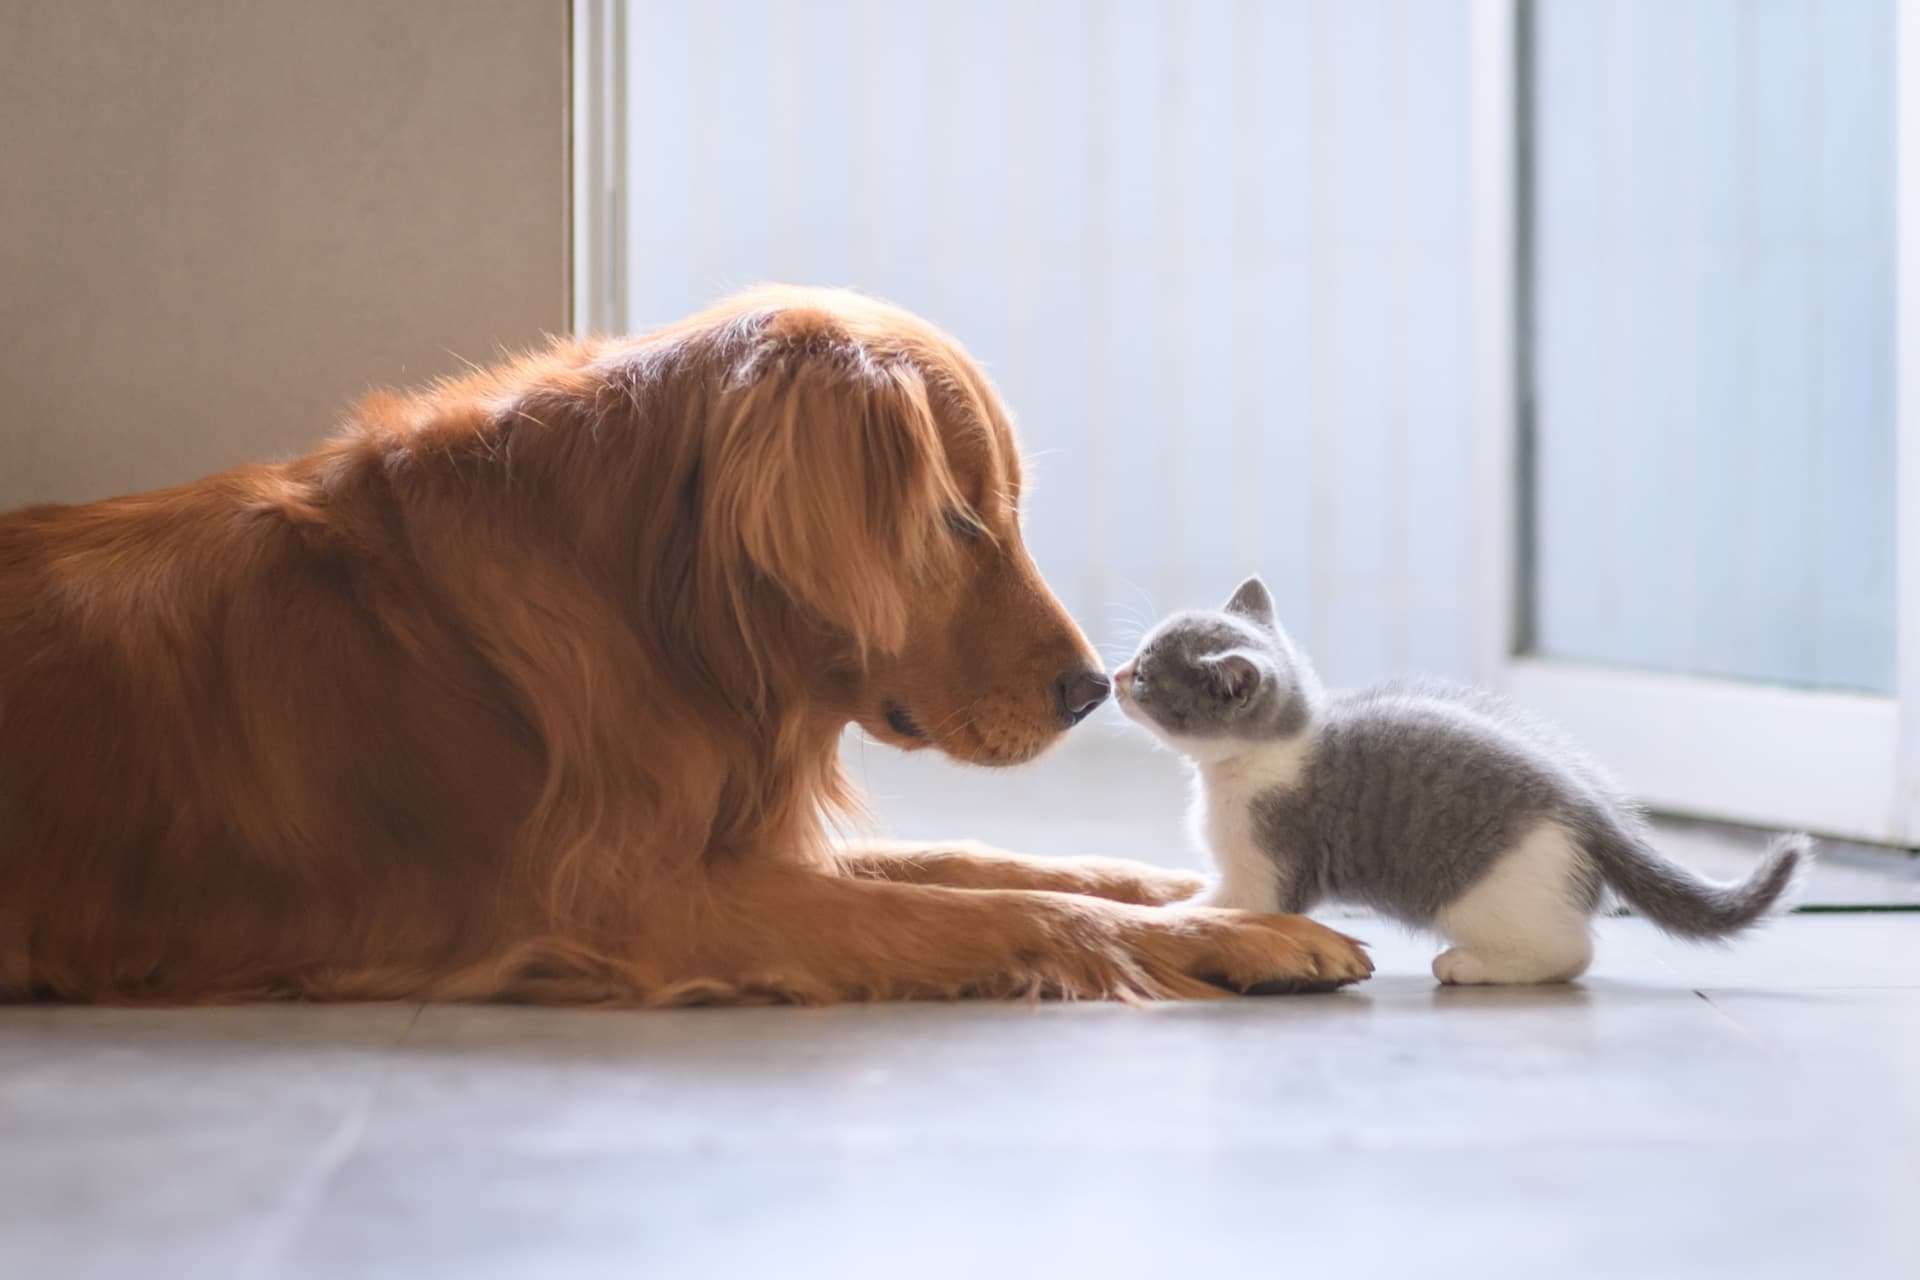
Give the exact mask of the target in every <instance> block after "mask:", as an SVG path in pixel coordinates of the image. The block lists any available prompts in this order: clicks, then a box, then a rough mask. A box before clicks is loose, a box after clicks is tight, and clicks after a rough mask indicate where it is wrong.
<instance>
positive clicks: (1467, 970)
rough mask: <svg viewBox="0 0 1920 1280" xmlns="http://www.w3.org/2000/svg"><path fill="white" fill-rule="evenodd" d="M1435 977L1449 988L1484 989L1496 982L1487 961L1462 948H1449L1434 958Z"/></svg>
mask: <svg viewBox="0 0 1920 1280" xmlns="http://www.w3.org/2000/svg"><path fill="white" fill-rule="evenodd" d="M1433 976H1434V977H1436V978H1438V979H1439V980H1440V981H1441V982H1443V983H1446V984H1447V985H1449V986H1460V987H1484V986H1487V985H1489V984H1490V983H1493V982H1495V981H1496V979H1495V978H1494V977H1493V975H1492V973H1491V972H1490V971H1489V970H1488V968H1487V964H1486V961H1484V960H1482V959H1481V958H1480V957H1479V956H1477V955H1475V954H1473V952H1471V951H1468V950H1466V949H1464V948H1462V947H1449V948H1447V949H1446V950H1445V951H1442V952H1441V953H1440V954H1439V955H1437V956H1435V957H1434V958H1433Z"/></svg>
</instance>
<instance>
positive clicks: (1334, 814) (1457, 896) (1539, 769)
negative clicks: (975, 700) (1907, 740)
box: [1114, 578, 1813, 983]
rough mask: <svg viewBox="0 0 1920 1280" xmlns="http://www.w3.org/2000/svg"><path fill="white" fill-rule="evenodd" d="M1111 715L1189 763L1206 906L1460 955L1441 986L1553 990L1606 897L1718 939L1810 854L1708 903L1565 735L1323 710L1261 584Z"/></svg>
mask: <svg viewBox="0 0 1920 1280" xmlns="http://www.w3.org/2000/svg"><path fill="white" fill-rule="evenodd" d="M1114 688H1115V690H1116V693H1117V696H1118V700H1119V703H1120V708H1121V710H1122V711H1124V712H1125V713H1126V714H1127V715H1128V716H1129V717H1130V718H1132V719H1134V720H1137V721H1139V722H1140V723H1141V724H1143V725H1145V726H1146V727H1147V728H1148V729H1150V730H1152V731H1153V733H1154V734H1156V735H1157V736H1158V737H1160V738H1161V739H1163V740H1164V741H1165V742H1166V743H1167V744H1168V745H1170V746H1172V747H1173V748H1174V749H1175V750H1177V751H1179V752H1180V753H1181V754H1183V755H1185V756H1186V757H1188V759H1189V760H1190V761H1191V762H1192V764H1193V766H1194V771H1195V776H1196V784H1197V785H1196V788H1195V800H1194V813H1193V818H1194V827H1195V830H1196V832H1197V833H1198V835H1199V836H1200V838H1201V839H1203V840H1204V842H1205V843H1206V845H1207V846H1208V848H1209V849H1210V851H1211V852H1212V854H1213V857H1214V860H1215V862H1216V864H1217V865H1218V867H1219V871H1220V879H1219V883H1218V885H1217V886H1216V887H1215V888H1214V890H1213V891H1212V892H1211V893H1210V894H1209V895H1208V898H1207V901H1209V902H1211V903H1212V904H1213V905H1216V906H1227V907H1242V908H1247V909H1251V910H1257V911H1306V910H1308V909H1310V908H1312V907H1313V906H1314V905H1315V904H1316V903H1319V902H1322V901H1328V900H1332V901H1340V902H1347V903H1352V904H1355V905H1360V906H1365V907H1368V908H1371V909H1373V910H1376V911H1379V912H1381V913H1383V914H1385V915H1388V916H1391V917H1393V918H1395V919H1398V920H1401V921H1404V922H1405V923H1407V924H1411V925H1416V926H1420V927H1424V928H1429V929H1432V930H1433V931H1435V932H1437V933H1439V934H1441V935H1442V936H1443V937H1444V938H1446V940H1447V941H1448V942H1450V943H1451V944H1452V945H1451V946H1450V947H1449V948H1448V949H1447V950H1445V951H1442V952H1441V953H1440V955H1439V956H1438V957H1436V958H1435V960H1434V962H1433V974H1434V977H1436V978H1438V979H1439V980H1440V981H1442V982H1457V983H1518V982H1561V981H1565V980H1567V979H1569V978H1574V977H1577V976H1579V975H1580V974H1581V973H1583V972H1585V971H1586V968H1587V965H1588V963H1589V962H1590V961H1591V959H1592V957H1593V934H1592V919H1593V915H1594V913H1595V912H1596V911H1597V910H1598V909H1599V907H1600V904H1601V899H1602V895H1603V892H1604V891H1606V890H1611V891H1613V892H1614V893H1615V894H1617V895H1618V896H1619V897H1620V898H1623V899H1625V901H1626V902H1627V903H1628V904H1629V905H1630V906H1632V907H1634V908H1635V909H1636V910H1638V911H1639V912H1641V913H1642V914H1644V915H1645V916H1646V917H1647V918H1648V919H1650V920H1652V921H1653V922H1654V923H1655V924H1656V925H1658V926H1660V927H1661V928H1662V929H1664V930H1666V931H1667V932H1668V933H1671V934H1675V935H1677V936H1679V937H1683V938H1698V939H1712V938H1725V937H1728V936H1730V935H1732V934H1735V933H1737V932H1739V931H1740V930H1742V929H1745V928H1747V927H1748V926H1749V925H1751V924H1753V923H1754V922H1755V921H1757V920H1759V919H1760V918H1761V917H1762V916H1764V915H1766V914H1767V913H1768V912H1770V911H1772V910H1773V909H1775V908H1776V907H1780V906H1783V905H1784V903H1785V901H1786V900H1787V899H1788V898H1790V897H1791V895H1792V891H1793V890H1794V888H1795V886H1796V880H1797V877H1798V875H1799V872H1800V869H1801V867H1802V865H1803V864H1804V863H1805V862H1806V861H1807V860H1808V859H1809V858H1810V857H1811V855H1812V849H1813V846H1812V842H1811V841H1809V840H1808V839H1807V837H1805V836H1802V835H1795V836H1787V837H1784V838H1782V839H1779V840H1777V841H1775V842H1774V844H1773V845H1772V847H1771V848H1770V849H1769V850H1768V852H1767V855H1766V858H1765V860H1764V861H1763V862H1762V863H1761V865H1760V866H1759V867H1757V868H1756V869H1755V870H1754V871H1753V873H1752V874H1751V875H1749V876H1748V877H1747V878H1746V879H1745V880H1744V881H1742V882H1740V883H1739V884H1735V885H1717V884H1714V883H1712V882H1710V881H1707V880H1703V879H1700V878H1699V877H1697V876H1695V875H1693V874H1692V873H1691V872H1688V871H1686V870H1685V869H1683V868H1681V867H1679V866H1676V865H1675V864H1674V863H1672V862H1669V861H1667V859H1666V858H1664V857H1662V856H1661V855H1660V853H1659V852H1657V851H1656V850H1655V849H1654V848H1653V847H1652V846H1651V845H1650V844H1649V843H1648V840H1647V827H1646V822H1645V820H1644V818H1643V817H1642V815H1641V813H1640V811H1639V809H1638V808H1637V807H1636V805H1635V804H1634V803H1633V801H1632V800H1631V799H1630V798H1629V797H1628V796H1627V795H1626V794H1625V793H1624V792H1623V791H1622V790H1621V788H1620V787H1619V786H1618V785H1617V784H1616V783H1615V782H1613V781H1612V780H1611V779H1610V778H1608V777H1607V775H1606V774H1605V772H1604V771H1602V770H1601V768H1600V767H1599V766H1598V765H1596V764H1595V763H1593V762H1592V761H1591V760H1589V759H1588V758H1587V757H1586V756H1585V755H1584V754H1583V753H1582V752H1581V751H1580V749H1579V748H1578V747H1576V746H1574V745H1573V744H1571V743H1570V742H1568V741H1567V740H1566V739H1565V738H1563V737H1562V736H1561V735H1560V734H1559V733H1558V732H1556V731H1555V730H1553V729H1551V728H1549V727H1547V726H1545V725H1543V724H1541V723H1539V722H1537V721H1535V720H1534V719H1532V718H1531V717H1529V716H1527V715H1526V714H1524V713H1522V712H1520V711H1519V710H1517V709H1516V708H1514V707H1512V706H1511V705H1509V704H1508V703H1506V702H1505V701H1503V700H1501V699H1499V698H1497V697H1495V696H1493V695H1492V694H1489V693H1485V692H1482V691H1480V690H1477V689H1472V688H1467V687H1464V686H1459V685H1452V684H1447V683H1442V682H1433V681H1408V680H1396V681H1390V682H1388V683H1386V684H1381V685H1376V686H1374V687H1373V688H1370V689H1364V690H1361V691H1359V692H1357V693H1351V694H1345V695H1341V696H1337V697H1336V696H1329V695H1328V694H1327V693H1326V692H1325V691H1324V690H1323V689H1322V688H1321V686H1320V681H1319V679H1318V677H1316V676H1315V675H1314V671H1313V667H1312V666H1311V664H1309V663H1308V661H1307V659H1306V657H1305V656H1304V655H1302V654H1301V653H1300V652H1299V651H1298V650H1296V649H1295V648H1294V647H1293V645H1292V643H1291V642H1290V641H1289V640H1288V639H1287V636H1286V633H1285V632H1284V631H1283V630H1282V629H1281V628H1280V626H1279V624H1278V623H1277V622H1275V621H1274V616H1273V601H1272V599H1271V598H1270V597H1269V596H1268V594H1267V589H1266V587H1265V586H1264V585H1262V583H1261V582H1260V580H1259V579H1258V578H1250V579H1248V580H1247V581H1246V582H1245V583H1243V584H1242V585H1241V587H1240V589H1239V590H1238V591H1236V592H1234V594H1233V598H1232V599H1231V600H1229V601H1227V605H1226V608H1225V609H1224V610H1221V611H1213V610H1197V611H1193V612H1188V613H1180V614H1176V615H1174V616H1173V617H1171V618H1168V619H1167V620H1166V621H1164V622H1162V623H1161V624H1160V625H1159V626H1158V627H1156V628H1155V629H1154V630H1153V631H1152V633H1150V634H1149V635H1148V636H1147V638H1146V640H1145V642H1143V643H1142V644H1141V646H1140V650H1139V652H1138V653H1136V654H1135V655H1134V657H1133V659H1132V660H1131V661H1129V662H1128V663H1126V665H1124V666H1122V667H1121V668H1120V670H1118V671H1117V672H1115V673H1114Z"/></svg>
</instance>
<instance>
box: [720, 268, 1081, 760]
mask: <svg viewBox="0 0 1920 1280" xmlns="http://www.w3.org/2000/svg"><path fill="white" fill-rule="evenodd" d="M694 323H695V324H696V325H698V326H701V327H702V328H703V329H704V334H705V336H706V339H707V341H708V342H710V343H711V348H710V349H711V351H712V353H713V355H714V357H715V358H714V359H713V361H712V365H711V367H712V368H713V369H714V370H715V373H714V374H713V375H712V378H713V382H714V384H715V385H714V389H713V392H712V399H711V401H710V407H709V409H708V412H707V414H706V419H707V423H708V428H707V429H708V431H709V433H710V434H709V438H708V450H707V461H706V464H705V465H706V469H707V472H708V474H706V475H705V476H704V477H703V481H702V486H703V488H704V490H705V507H704V511H703V523H702V541H703V543H704V547H703V554H705V555H710V556H714V557H717V562H718V563H719V564H721V565H722V566H723V567H724V570H725V572H726V573H727V574H728V575H729V578H728V580H729V591H730V592H731V593H732V595H733V597H734V600H735V603H736V606H737V607H738V608H740V609H741V610H748V609H750V608H751V607H752V598H753V594H754V590H755V588H761V589H764V588H767V587H771V588H772V589H774V590H775V591H777V592H778V594H779V595H780V596H781V598H782V599H783V600H784V601H785V602H786V603H787V605H788V606H789V607H791V608H792V609H793V610H794V611H796V612H797V613H798V614H799V615H801V616H803V617H804V618H806V619H807V620H808V621H809V622H810V623H811V624H812V625H813V626H815V627H817V628H818V629H819V630H820V631H821V632H822V633H823V634H826V635H829V636H831V637H832V638H833V639H834V640H835V642H836V645H837V648H838V649H839V650H840V651H842V652H845V653H849V654H852V655H854V660H853V661H851V662H846V663H840V664H837V669H835V670H830V671H822V672H820V673H819V685H818V688H817V689H816V692H817V693H818V694H819V695H820V696H821V697H822V698H824V699H826V700H828V701H829V702H831V703H832V704H833V705H835V706H836V707H837V708H838V709H839V710H841V711H843V712H844V713H845V714H846V715H847V716H848V717H849V718H851V719H854V720H857V721H858V722H859V723H860V725H861V726H862V727H863V728H864V729H866V731H867V732H868V733H870V734H872V735H874V736H876V737H878V738H881V739H883V740H885V741H888V742H892V743H894V744H896V745H899V746H902V747H906V748H917V747H923V746H935V747H938V748H940V749H941V750H942V751H944V752H946V753H947V754H948V755H951V756H954V757H956V758H959V759H962V760H967V761H971V762H975V763H981V764H1015V763H1018V762H1020V761H1023V760H1026V759H1029V758H1031V757H1032V756H1034V755H1036V754H1038V753H1039V752H1040V751H1041V750H1042V749H1043V748H1044V747H1046V746H1047V745H1048V744H1049V743H1051V742H1052V741H1053V740H1054V739H1055V738H1056V737H1057V736H1058V735H1059V734H1060V733H1062V732H1063V731H1064V730H1066V729H1067V728H1069V727H1070V726H1072V725H1073V724H1075V723H1077V722H1078V721H1079V720H1081V719H1082V718H1084V717H1085V716H1086V715H1087V714H1088V713H1089V712H1091V711H1092V710H1093V709H1094V707H1096V706H1097V705H1099V703H1100V702H1101V701H1102V700H1103V699H1104V698H1105V697H1106V695H1107V690H1108V684H1107V678H1106V676H1105V675H1103V674H1102V673H1101V671H1100V666H1099V661H1098V659H1097V658H1096V656H1095V655H1094V653H1093V651H1092V649H1091V647H1090V646H1089V645H1088V644H1087V640H1086V637H1085V636H1083V635H1082V634H1081V632H1080V630H1079V628H1078V627H1076V626H1075V625H1074V623H1073V620H1072V619H1071V618H1069V617H1068V616H1067V613H1066V611H1065V610H1064V609H1063V608H1062V607H1061V605H1060V603H1059V601H1057V600H1056V599H1054V597H1053V593H1052V592H1050V591H1049V590H1048V589H1047V586H1046V583H1045V582H1044V581H1043V580H1042V579H1041V576H1040V571H1039V569H1038V568H1037V567H1036V566H1035V564H1034V562H1033V559H1032V558H1031V557H1030V556H1029V555H1028V554H1027V550H1026V547H1025V545H1024V543H1023V542H1022V540H1021V531H1020V497H1021V482H1022V477H1021V466H1020V456H1019V453H1018V450H1017V449H1016V447H1015V443H1014V436H1013V429H1012V425H1011V423H1010V422H1009V421H1008V417H1007V413H1006V410H1005V409H1004V408H1003V407H1002V406H1001V404H1000V402H999V399H998V397H996V396H995V394H994V392H993V389H992V387H991V386H990V385H989V384H988V382H987V379H986V376H985V375H984V374H983V373H982V372H981V371H980V369H979V368H978V367H977V366H976V365H975V364H974V363H973V361H972V360H970V359H969V358H968V357H967V355H966V353H965V352H964V351H962V350H961V349H960V346H959V344H957V343H955V342H954V341H953V340H952V339H950V338H948V337H946V336H945V335H943V334H941V333H939V332H938V331H936V330H935V329H933V328H932V327H931V326H929V325H927V324H926V323H924V322H923V321H921V320H919V319H917V318H915V317H914V316H912V315H910V314H908V313H907V312H905V311H902V310H900V309H899V308H897V307H893V306H889V305H887V304H885V303H882V302H878V301H875V300H873V299H870V298H867V297H864V296H862V295H858V294H852V293H845V292H840V291H828V290H787V289H782V290H760V291H756V292H754V293H751V294H748V295H745V296H743V297H741V298H737V299H734V300H732V301H731V302H729V303H727V304H725V305H724V306H723V307H722V308H721V309H720V310H718V311H716V312H713V313H709V315H708V316H705V317H702V318H700V319H699V320H697V321H695V322H694Z"/></svg>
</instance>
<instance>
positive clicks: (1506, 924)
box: [1433, 822, 1593, 986]
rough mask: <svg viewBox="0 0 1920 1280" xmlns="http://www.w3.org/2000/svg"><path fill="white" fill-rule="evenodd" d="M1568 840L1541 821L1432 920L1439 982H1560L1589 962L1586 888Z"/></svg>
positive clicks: (1576, 850)
mask: <svg viewBox="0 0 1920 1280" xmlns="http://www.w3.org/2000/svg"><path fill="white" fill-rule="evenodd" d="M1583 865H1584V859H1583V855H1582V854H1581V852H1580V849H1579V846H1578V845H1577V844H1575V842H1574V840H1573V837H1572V835H1571V834H1570V833H1569V832H1568V831H1567V830H1566V828H1564V827H1562V826H1560V825H1559V824H1558V823H1552V822H1548V823H1542V824H1541V825H1539V826H1538V827H1535V828H1534V829H1533V830H1532V831H1530V832H1528V833H1527V835H1526V837H1525V838H1524V839H1522V840H1521V841H1520V842H1519V843H1518V844H1516V845H1515V846H1514V847H1513V849H1512V850H1511V851H1510V852H1508V853H1507V854H1506V855H1505V856H1504V857H1502V858H1501V859H1500V861H1498V862H1497V863H1495V864H1494V866H1493V869H1492V870H1491V871H1489V872H1488V873H1487V874H1486V875H1485V876H1484V877H1482V878H1481V880H1480V881H1479V883H1477V884H1475V885H1474V886H1473V887H1472V888H1471V889H1468V890H1467V891H1466V892H1465V893H1463V894H1461V895H1460V896H1459V897H1458V898H1456V899H1454V901H1453V902H1452V903H1450V904H1449V905H1448V906H1447V907H1446V908H1445V909H1443V910H1442V911H1441V912H1440V913H1439V914H1438V915H1437V916H1436V917H1435V919H1434V927H1435V928H1437V929H1438V930H1439V931H1440V932H1441V933H1442V934H1443V935H1445V937H1446V938H1447V940H1448V941H1449V942H1451V943H1453V946H1451V947H1449V948H1448V949H1447V950H1445V951H1442V952H1441V953H1440V954H1439V955H1438V956H1436V957H1434V961H1433V976H1434V977H1436V978H1438V979H1439V980H1440V981H1441V982H1445V983H1458V984H1461V985H1470V986H1477V985H1504V984H1511V983H1529V982H1566V981H1568V980H1569V979H1572V978H1577V977H1579V976H1580V975H1581V974H1583V973H1585V972H1586V971H1587V965H1588V964H1589V963H1591V962H1592V960H1593V923H1592V908H1591V906H1590V905H1589V904H1590V903H1591V901H1592V890H1591V888H1590V887H1589V881H1588V879H1587V876H1586V874H1585V872H1584V870H1583Z"/></svg>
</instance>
